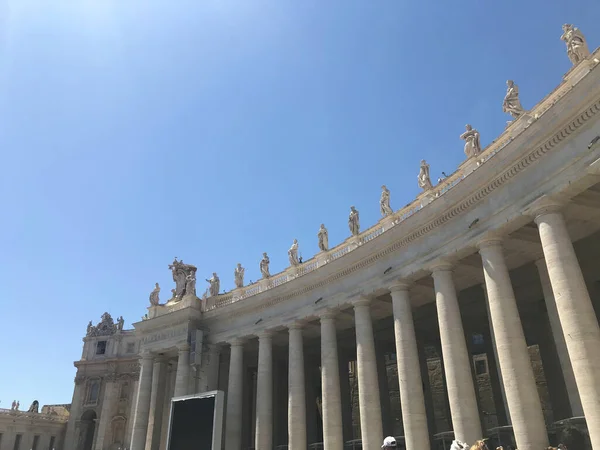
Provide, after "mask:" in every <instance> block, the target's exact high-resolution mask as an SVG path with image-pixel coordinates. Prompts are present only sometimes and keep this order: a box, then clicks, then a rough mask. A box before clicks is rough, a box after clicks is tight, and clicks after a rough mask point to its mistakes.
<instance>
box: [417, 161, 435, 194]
mask: <svg viewBox="0 0 600 450" xmlns="http://www.w3.org/2000/svg"><path fill="white" fill-rule="evenodd" d="M418 181H419V187H420V188H421V189H423V190H424V191H428V190H430V189H433V184H431V176H430V175H429V164H427V161H425V160H424V159H422V160H421V167H420V168H419V176H418Z"/></svg>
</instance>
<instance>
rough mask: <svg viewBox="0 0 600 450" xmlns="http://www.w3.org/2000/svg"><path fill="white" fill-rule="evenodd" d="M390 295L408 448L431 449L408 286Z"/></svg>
mask: <svg viewBox="0 0 600 450" xmlns="http://www.w3.org/2000/svg"><path fill="white" fill-rule="evenodd" d="M390 292H391V294H392V305H393V309H394V335H395V340H396V362H397V366H398V384H399V386H400V403H401V405H402V424H403V427H404V440H405V442H406V448H407V449H419V448H422V449H428V448H430V443H429V431H428V429H427V413H426V411H425V397H424V395H423V380H422V379H421V368H420V362H419V353H418V350H417V337H416V335H415V324H414V322H413V315H412V309H411V306H410V300H409V296H408V286H407V285H405V284H397V285H394V286H392V287H391V288H390Z"/></svg>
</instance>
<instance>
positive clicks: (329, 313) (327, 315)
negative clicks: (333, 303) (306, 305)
mask: <svg viewBox="0 0 600 450" xmlns="http://www.w3.org/2000/svg"><path fill="white" fill-rule="evenodd" d="M337 315H338V313H337V311H335V310H333V309H327V310H325V311H324V312H323V313H321V314H320V315H319V319H320V320H321V322H322V321H323V320H335V318H336V317H337Z"/></svg>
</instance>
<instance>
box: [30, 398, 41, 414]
mask: <svg viewBox="0 0 600 450" xmlns="http://www.w3.org/2000/svg"><path fill="white" fill-rule="evenodd" d="M27 412H29V413H36V414H37V413H39V412H40V404H39V403H38V401H37V400H34V401H33V403H32V404H31V406H30V407H29V409H28V410H27Z"/></svg>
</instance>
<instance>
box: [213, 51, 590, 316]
mask: <svg viewBox="0 0 600 450" xmlns="http://www.w3.org/2000/svg"><path fill="white" fill-rule="evenodd" d="M599 56H600V49H597V50H596V51H595V52H594V53H593V54H592V55H590V57H588V58H587V60H585V61H582V62H581V63H580V64H579V65H578V66H577V67H574V68H573V69H571V70H570V71H569V72H568V73H567V74H566V75H565V77H564V80H563V82H562V83H561V84H560V85H559V86H558V87H557V88H556V89H555V90H554V91H553V92H552V93H550V94H549V95H548V96H546V97H545V98H544V99H543V100H541V101H540V102H539V103H538V104H537V105H535V106H534V107H533V108H532V109H531V110H529V111H527V112H526V114H524V115H523V116H521V117H520V118H519V119H517V120H514V121H513V122H511V123H509V125H508V126H507V127H506V129H505V130H504V131H503V132H502V134H500V136H498V138H497V139H496V140H494V141H493V142H492V143H490V144H489V145H488V146H487V147H486V148H484V149H483V150H482V152H481V153H480V154H478V155H477V156H475V157H472V158H469V159H467V160H466V161H464V162H463V163H462V164H461V165H460V166H459V167H458V169H457V170H456V171H455V172H454V173H452V174H450V175H449V176H448V177H446V178H444V179H443V180H441V181H440V182H439V183H438V184H437V185H436V186H434V187H433V188H432V189H429V190H428V191H425V192H423V193H421V194H420V195H419V196H418V197H417V198H416V199H415V200H413V201H412V202H411V203H409V204H408V205H406V206H405V207H404V208H401V209H400V210H398V211H396V212H394V213H393V214H391V215H389V216H387V217H384V218H382V219H380V220H379V221H378V222H377V223H376V224H375V225H373V226H372V227H370V228H368V229H366V230H364V231H363V232H361V233H360V234H359V235H358V236H352V237H349V238H348V239H346V240H345V241H344V242H342V243H341V244H339V245H337V246H336V247H333V248H332V249H330V250H329V251H327V252H320V253H318V254H317V255H315V256H314V257H312V258H311V259H309V260H308V261H305V262H304V263H302V264H300V265H299V266H296V267H288V268H287V269H285V270H284V271H283V272H280V273H278V274H275V275H273V276H271V277H270V278H268V279H262V280H260V281H257V282H255V283H253V284H250V285H248V286H244V287H242V288H237V289H234V290H233V291H230V292H228V293H225V294H222V295H218V296H215V297H208V298H207V299H206V301H204V302H203V305H202V310H203V311H211V310H214V309H217V308H221V307H223V306H227V305H230V304H232V303H236V302H238V301H240V300H243V299H245V298H248V297H252V296H254V295H258V294H260V293H261V292H265V291H267V290H269V289H272V288H274V287H277V286H280V285H282V284H284V283H287V282H290V281H292V280H295V279H297V278H298V277H301V276H303V275H306V274H307V273H310V272H312V271H314V270H317V269H318V268H320V267H322V266H324V265H326V264H328V263H330V262H332V261H335V260H336V259H338V258H341V257H343V256H344V255H346V254H348V253H350V252H352V251H353V250H355V249H356V248H358V247H360V246H361V245H364V244H365V243H367V242H369V241H371V240H374V239H376V238H378V237H379V236H381V235H383V234H385V232H386V231H388V230H389V229H391V228H393V227H394V226H396V225H398V224H400V223H402V222H403V221H405V220H406V219H408V218H409V217H411V216H413V215H414V214H416V213H418V212H419V211H421V210H422V209H423V208H425V207H427V206H428V205H429V204H430V203H432V202H435V200H436V199H437V198H439V197H441V196H443V195H444V194H446V193H447V192H448V191H450V190H451V189H452V188H453V187H455V186H456V185H458V184H459V183H461V182H462V181H463V180H464V179H465V178H467V177H468V176H469V175H470V174H471V173H473V172H474V171H475V170H477V169H478V168H479V167H481V166H482V165H483V164H485V163H486V162H487V161H489V160H490V159H492V158H493V157H494V156H495V155H496V154H497V153H498V152H500V151H501V150H502V149H504V148H505V147H506V146H507V145H508V144H510V143H511V142H512V141H514V140H515V139H516V138H517V137H518V136H519V135H520V134H522V133H523V132H524V131H525V130H526V129H527V128H529V126H530V125H531V124H532V123H534V122H535V121H536V120H538V119H539V118H540V117H541V116H543V115H544V114H545V113H547V112H548V111H549V110H550V109H551V108H552V106H554V105H555V104H556V103H557V102H558V101H559V100H560V99H561V98H562V97H563V96H564V95H565V94H567V93H568V92H569V91H570V90H571V89H573V87H574V86H575V85H576V84H577V83H578V82H579V81H581V79H583V78H584V77H585V75H586V74H587V73H589V71H590V70H592V69H593V68H594V67H595V66H596V65H597V64H598V57H599ZM457 147H459V146H457Z"/></svg>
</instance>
